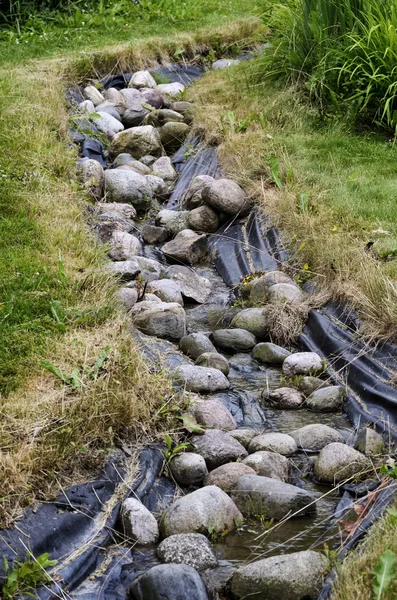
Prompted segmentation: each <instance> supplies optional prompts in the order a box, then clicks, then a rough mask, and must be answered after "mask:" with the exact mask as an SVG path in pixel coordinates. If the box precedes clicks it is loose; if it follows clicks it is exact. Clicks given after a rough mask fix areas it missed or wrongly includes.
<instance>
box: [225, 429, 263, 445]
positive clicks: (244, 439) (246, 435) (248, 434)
mask: <svg viewBox="0 0 397 600" xmlns="http://www.w3.org/2000/svg"><path fill="white" fill-rule="evenodd" d="M228 433H229V435H231V436H232V437H234V439H235V440H237V441H238V442H240V444H242V445H243V446H244V448H248V446H249V445H250V442H251V440H253V439H254V438H255V437H258V435H260V434H261V432H260V431H258V430H256V429H251V428H249V427H239V428H238V429H234V430H233V431H229V432H228Z"/></svg>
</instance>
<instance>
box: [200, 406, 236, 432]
mask: <svg viewBox="0 0 397 600" xmlns="http://www.w3.org/2000/svg"><path fill="white" fill-rule="evenodd" d="M193 414H194V417H195V419H196V421H197V423H199V425H203V426H204V427H208V428H209V429H221V430H222V431H232V430H233V429H236V427H237V423H236V421H235V420H234V417H233V416H232V414H231V412H230V411H228V410H227V408H225V407H224V406H223V404H221V403H220V402H217V401H216V400H211V399H208V400H205V401H204V402H197V404H195V405H194V408H193Z"/></svg>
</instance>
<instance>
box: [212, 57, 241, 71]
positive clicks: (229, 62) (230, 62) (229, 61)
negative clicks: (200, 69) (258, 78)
mask: <svg viewBox="0 0 397 600" xmlns="http://www.w3.org/2000/svg"><path fill="white" fill-rule="evenodd" d="M238 64H240V61H239V60H238V59H237V58H235V59H233V58H220V59H219V60H216V61H215V62H213V63H212V69H214V70H215V71H219V70H221V69H227V68H228V67H232V66H234V65H238Z"/></svg>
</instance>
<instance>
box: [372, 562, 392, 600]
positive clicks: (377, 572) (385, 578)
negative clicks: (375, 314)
mask: <svg viewBox="0 0 397 600" xmlns="http://www.w3.org/2000/svg"><path fill="white" fill-rule="evenodd" d="M396 563H397V558H396V555H395V554H394V552H392V551H391V550H385V552H383V553H382V554H381V555H380V557H379V561H378V562H377V563H376V565H375V568H374V570H373V572H372V573H373V575H374V582H373V584H372V592H373V596H372V598H373V600H381V598H382V596H383V594H384V592H386V590H387V588H388V587H389V585H390V584H391V582H392V581H393V580H394V579H395V577H396V574H397V568H396Z"/></svg>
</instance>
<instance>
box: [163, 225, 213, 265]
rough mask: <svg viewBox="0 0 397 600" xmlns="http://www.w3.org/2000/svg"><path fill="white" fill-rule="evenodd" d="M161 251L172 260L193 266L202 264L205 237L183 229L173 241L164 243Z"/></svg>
mask: <svg viewBox="0 0 397 600" xmlns="http://www.w3.org/2000/svg"><path fill="white" fill-rule="evenodd" d="M162 250H163V252H164V254H165V255H166V256H167V257H169V258H172V259H173V260H176V261H178V262H182V263H187V264H189V265H194V264H197V263H200V262H202V261H203V260H204V259H205V257H206V255H207V250H208V248H207V237H206V236H205V235H199V234H197V233H195V232H194V231H192V230H191V229H184V230H183V231H180V232H179V233H178V234H177V235H176V236H175V238H174V239H173V240H171V241H170V242H166V243H165V244H164V246H163V248H162Z"/></svg>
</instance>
